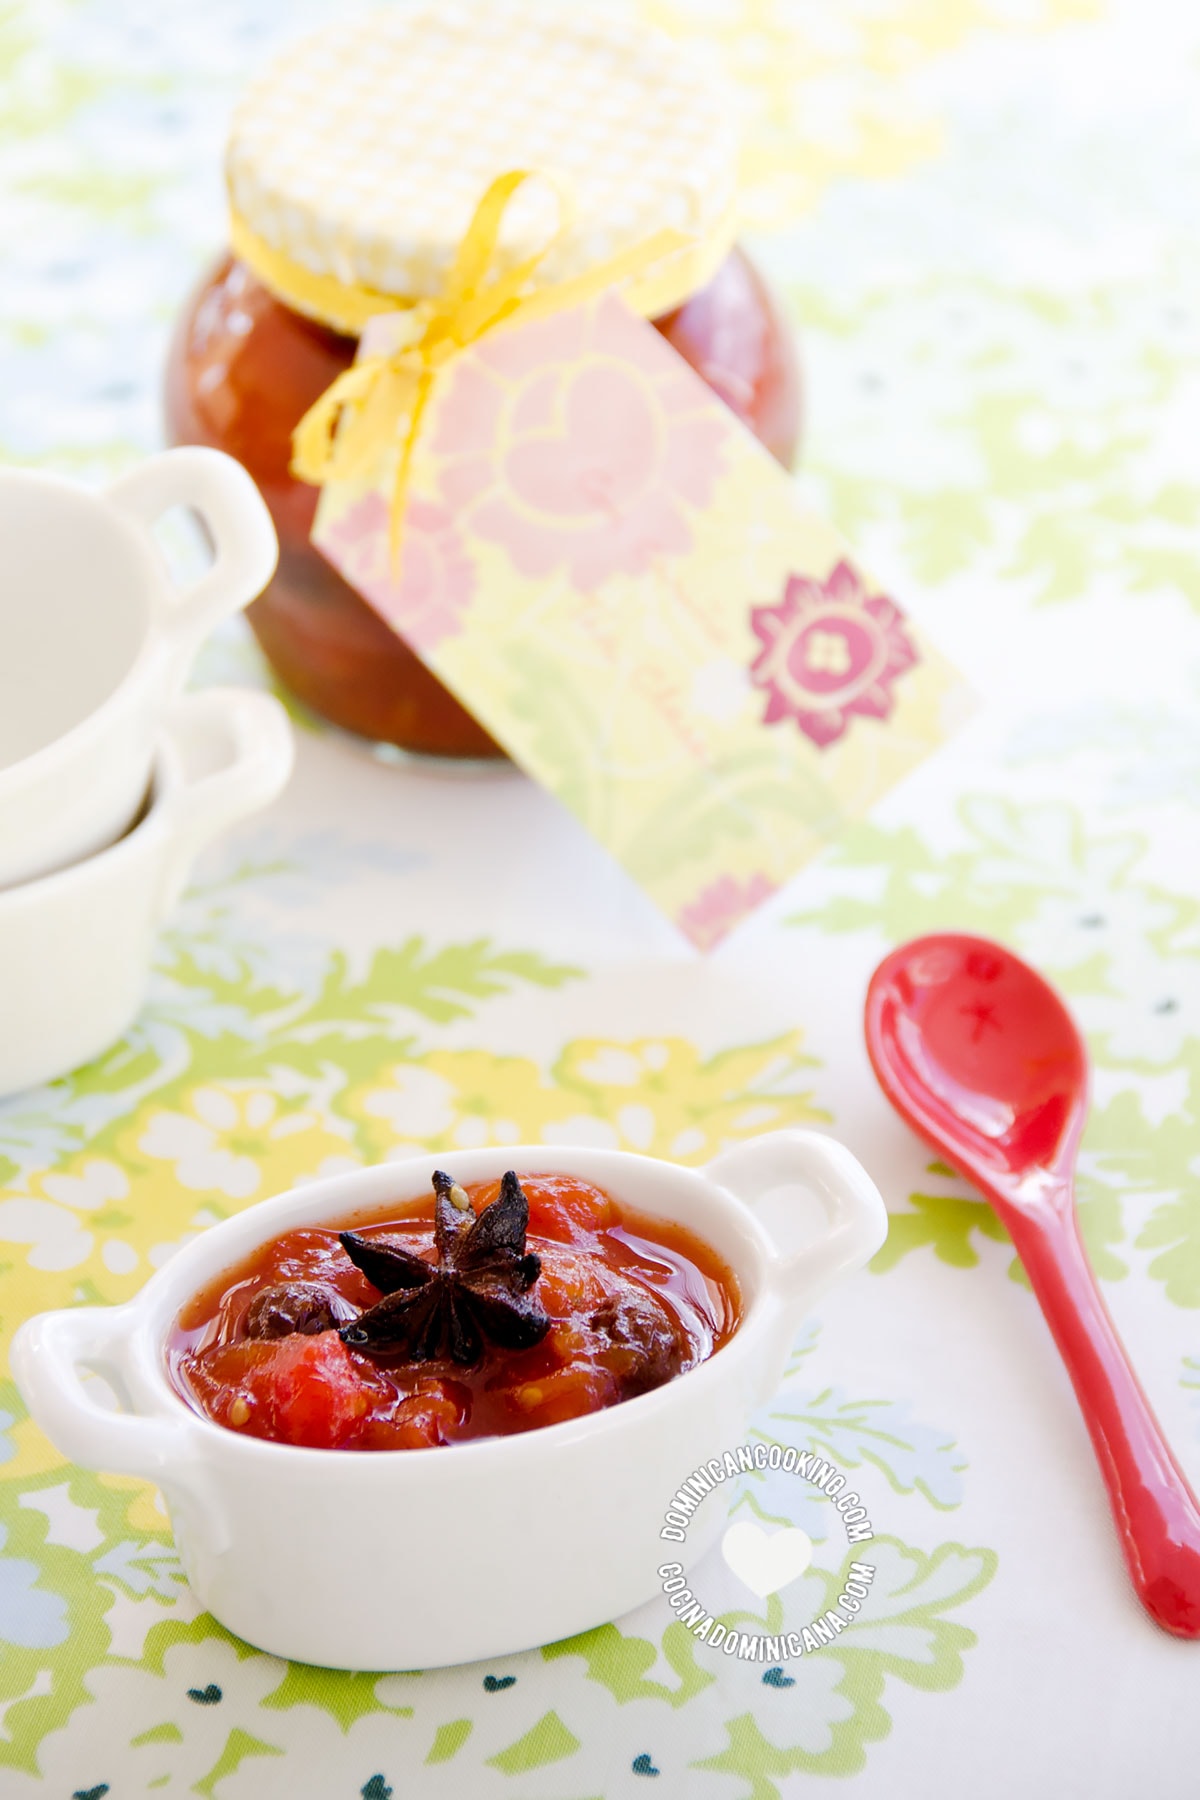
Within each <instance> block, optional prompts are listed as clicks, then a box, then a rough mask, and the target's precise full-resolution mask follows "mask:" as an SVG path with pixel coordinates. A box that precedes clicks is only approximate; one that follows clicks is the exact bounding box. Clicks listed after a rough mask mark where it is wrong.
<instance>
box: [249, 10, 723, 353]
mask: <svg viewBox="0 0 1200 1800" xmlns="http://www.w3.org/2000/svg"><path fill="white" fill-rule="evenodd" d="M736 160H737V135H736V130H735V127H734V122H733V109H732V106H731V104H730V98H729V95H728V91H727V90H726V89H725V88H724V87H723V84H722V83H721V82H720V81H719V80H714V79H712V78H710V76H709V75H708V74H707V73H706V72H705V71H703V70H701V69H700V68H699V67H698V66H697V64H696V63H695V62H694V61H693V60H692V59H691V58H690V57H689V55H688V54H687V52H686V50H685V48H684V47H683V46H681V45H679V44H677V43H675V42H674V41H673V40H671V39H669V38H667V37H666V36H665V35H664V34H662V33H660V32H658V31H656V30H654V29H653V28H651V27H649V26H647V25H645V24H641V23H638V22H636V21H635V22H630V21H628V20H626V19H620V18H614V17H610V16H609V15H607V14H605V13H599V12H596V11H594V10H590V9H588V8H587V7H577V6H576V5H575V4H574V3H572V5H571V6H570V7H569V8H566V7H561V8H560V7H550V6H548V5H547V4H546V0H507V3H502V4H497V0H418V4H416V5H414V6H411V7H405V8H403V9H399V8H398V9H396V10H395V11H389V12H386V13H384V12H380V13H369V14H366V15H363V16H362V17H360V18H358V19H357V20H353V21H350V22H348V23H343V24H338V25H336V26H331V27H325V28H323V29H322V30H320V31H318V32H315V33H312V34H310V35H309V36H307V37H305V38H302V39H301V40H299V42H297V43H295V44H294V45H292V46H291V47H290V48H289V49H287V50H285V51H284V52H283V54H282V55H281V56H279V57H278V58H277V59H276V60H275V61H274V62H273V63H272V64H270V65H269V66H268V67H267V69H266V70H265V71H264V73H263V74H262V75H261V76H260V77H259V79H258V80H257V81H256V82H254V83H253V85H252V86H251V87H250V88H249V89H248V91H247V92H246V94H245V96H244V98H243V100H242V102H241V104H240V106H239V107H238V109H237V112H236V114H235V116H234V121H233V126H232V130H231V133H230V138H229V144H228V149H227V153H226V177H227V183H228V191H229V200H230V211H231V216H232V222H233V228H234V233H233V234H234V240H235V249H236V250H237V251H238V253H239V254H240V255H242V256H243V258H244V259H245V260H247V261H248V262H249V263H250V264H251V267H252V268H254V270H255V273H256V274H258V275H259V277H260V279H264V280H265V281H266V283H267V285H268V286H269V287H271V288H272V289H273V290H274V291H275V292H276V293H277V294H278V297H279V298H281V299H282V300H284V301H285V303H287V304H291V305H293V306H295V307H296V308H297V309H298V310H300V311H302V312H306V313H308V314H310V315H311V316H313V317H317V318H319V319H321V321H322V322H323V323H325V324H328V325H332V326H334V327H336V328H338V329H341V330H350V331H355V332H356V331H358V330H359V329H360V328H361V323H362V320H361V317H357V316H355V317H352V316H350V314H351V313H354V312H355V311H356V309H357V312H359V313H361V310H362V301H361V296H362V295H363V294H364V293H365V294H378V295H379V296H381V297H383V298H384V299H385V300H388V299H390V301H391V303H393V304H402V303H404V302H408V301H413V300H420V299H424V298H431V297H434V296H435V295H437V294H438V293H439V292H440V291H441V289H442V287H443V285H444V283H445V279H446V275H447V272H448V270H449V268H450V266H451V264H452V262H453V259H454V255H455V252H456V250H457V248H458V245H459V243H460V242H461V239H462V237H463V234H464V232H465V231H466V229H467V227H468V225H469V223H470V220H471V216H472V213H473V211H474V208H475V206H476V205H477V204H478V201H479V199H480V197H481V195H482V194H483V192H484V191H485V190H486V188H487V187H488V185H489V183H490V182H491V181H492V179H494V177H495V176H496V175H498V174H500V173H502V172H503V171H505V170H506V169H510V168H514V167H521V168H531V169H534V170H536V171H537V172H539V173H542V174H545V175H547V176H548V177H550V178H551V181H550V182H531V183H527V184H526V186H525V188H524V189H523V191H522V192H521V194H519V195H518V196H517V197H516V199H515V200H514V202H513V204H512V205H511V206H510V208H509V209H508V212H507V214H506V217H505V219H504V224H503V230H502V233H501V238H500V243H499V246H498V251H497V257H496V271H497V273H503V272H504V270H505V268H506V267H511V266H513V265H514V264H516V263H517V262H519V261H521V260H522V259H523V258H524V257H525V256H527V255H528V254H529V253H530V250H531V249H532V248H540V247H541V246H542V245H545V244H547V243H549V242H550V241H551V240H553V242H552V245H551V248H550V250H549V251H548V253H547V255H546V256H545V259H544V261H543V262H542V263H541V264H539V267H538V269H537V271H536V275H535V277H534V278H533V279H534V284H535V285H542V284H546V285H551V284H555V283H558V282H562V281H568V280H572V279H575V278H578V277H579V276H582V275H584V274H586V273H587V272H588V271H589V270H591V269H593V268H595V267H597V266H599V265H601V264H603V263H605V262H606V261H608V260H609V259H610V258H612V257H613V256H616V255H619V254H620V253H621V252H622V251H626V250H628V249H630V248H631V247H632V246H633V245H635V244H637V243H639V242H642V241H645V240H648V239H649V238H651V237H652V236H653V235H654V234H655V233H657V232H661V231H662V230H663V228H664V227H665V228H667V229H668V230H670V231H671V232H673V233H674V234H675V239H676V242H677V244H678V245H681V246H682V247H681V248H677V249H675V250H674V251H673V252H672V254H671V255H670V256H668V257H665V258H664V259H662V262H661V266H656V267H654V268H653V269H651V270H648V271H647V272H646V274H645V275H644V277H642V278H640V279H639V280H638V281H637V282H636V283H634V284H633V285H632V286H631V288H630V289H629V290H626V298H627V299H629V300H630V302H631V304H634V305H636V306H638V308H639V310H641V311H643V312H645V313H648V314H659V313H662V312H666V311H669V310H671V308H672V307H674V306H676V305H678V304H680V303H681V302H682V301H683V300H684V299H685V298H686V297H687V295H688V294H689V293H692V292H694V291H695V290H696V289H697V288H698V287H700V286H701V285H703V283H704V281H706V280H707V279H708V277H709V276H710V275H711V273H712V272H713V271H714V270H715V268H716V266H717V265H718V264H719V262H720V261H721V259H722V258H723V257H724V255H725V254H726V253H727V251H728V248H729V245H730V243H731V241H732V238H733V226H734V212H735V200H736ZM552 184H553V185H552ZM563 190H565V191H566V192H568V193H569V195H570V197H571V210H570V217H569V219H568V220H567V222H566V224H565V225H563V224H562V221H561V219H560V217H559V214H558V208H559V206H560V204H561V200H560V195H561V192H562V191H563ZM289 289H290V290H291V291H289ZM349 291H354V292H355V293H357V295H358V296H359V299H358V301H357V302H356V306H348V304H347V299H346V294H347V292H349Z"/></svg>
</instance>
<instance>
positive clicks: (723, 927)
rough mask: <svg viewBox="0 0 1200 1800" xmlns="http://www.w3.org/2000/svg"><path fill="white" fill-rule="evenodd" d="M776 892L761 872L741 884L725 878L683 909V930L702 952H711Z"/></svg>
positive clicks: (767, 876) (771, 882)
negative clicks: (741, 921) (715, 945)
mask: <svg viewBox="0 0 1200 1800" xmlns="http://www.w3.org/2000/svg"><path fill="white" fill-rule="evenodd" d="M774 892H775V883H774V882H773V881H772V880H771V878H770V876H769V875H764V874H763V873H762V870H761V869H756V870H755V872H754V874H753V875H748V876H746V877H745V878H744V879H743V880H741V881H739V880H738V878H737V876H736V875H722V876H720V877H719V878H718V879H717V880H716V881H712V882H710V883H709V885H708V886H707V887H706V888H703V889H702V890H701V892H700V893H699V894H697V896H696V898H695V899H694V900H690V901H689V902H688V904H687V905H686V906H685V907H682V908H681V909H680V912H679V916H678V920H677V923H678V925H679V929H680V930H681V931H682V932H683V933H684V935H685V936H686V937H689V938H691V940H692V942H693V944H695V945H696V947H697V948H698V949H700V950H711V949H712V947H713V945H714V944H717V943H719V942H720V940H721V939H722V938H723V937H724V936H725V934H726V932H729V931H732V930H733V928H734V926H735V925H736V924H738V922H739V921H740V920H742V919H744V918H745V917H746V915H747V913H751V912H753V911H754V908H755V907H756V906H761V905H762V903H763V901H764V900H769V899H770V897H771V895H772V894H773V893H774Z"/></svg>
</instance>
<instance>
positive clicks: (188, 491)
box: [107, 444, 279, 675]
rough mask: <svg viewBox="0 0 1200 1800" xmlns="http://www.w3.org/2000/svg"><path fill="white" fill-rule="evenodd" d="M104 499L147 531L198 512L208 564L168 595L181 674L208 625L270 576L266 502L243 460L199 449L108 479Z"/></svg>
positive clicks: (168, 454) (274, 556)
mask: <svg viewBox="0 0 1200 1800" xmlns="http://www.w3.org/2000/svg"><path fill="white" fill-rule="evenodd" d="M107 498H108V500H109V501H110V502H111V504H112V505H113V506H115V507H116V508H117V509H118V511H120V512H122V513H124V514H125V515H126V517H128V518H130V519H132V520H133V521H134V522H135V523H136V524H137V525H139V526H140V527H141V528H142V529H143V530H145V531H147V532H148V531H149V530H150V528H151V527H153V525H154V524H155V522H156V520H158V519H160V518H161V517H162V515H163V514H164V513H165V512H168V511H169V510H170V508H171V507H173V506H186V507H190V508H191V510H192V511H193V512H195V513H197V514H198V515H199V518H200V521H201V524H202V525H203V528H204V531H205V534H206V535H207V537H208V541H209V543H210V545H211V546H212V552H213V560H212V563H211V565H210V566H209V567H208V568H207V569H206V570H205V572H204V574H203V575H201V576H200V578H199V580H198V581H194V582H193V583H192V585H191V586H190V587H186V588H182V589H177V590H176V591H175V592H174V593H173V594H172V596H171V602H170V604H169V606H168V607H167V611H166V617H165V619H164V621H163V628H164V631H165V633H166V639H167V645H168V649H169V651H170V654H171V656H172V658H173V659H174V666H175V668H176V671H177V672H178V673H179V674H180V675H182V672H183V668H184V665H185V664H186V662H187V661H188V660H190V658H191V656H192V654H193V653H194V652H195V650H196V649H197V648H198V647H199V645H200V644H201V642H202V641H203V639H204V638H206V637H207V636H208V634H209V632H210V631H211V630H212V628H213V626H214V625H218V624H219V623H220V622H221V620H222V619H224V618H227V617H228V616H229V614H230V613H235V612H239V611H240V610H241V609H242V607H244V606H247V605H248V604H249V602H250V601H251V600H253V599H255V598H256V597H257V595H259V594H261V593H262V591H263V589H264V588H265V587H266V585H267V583H268V581H270V579H271V576H272V575H273V574H274V572H275V564H276V561H277V560H278V557H279V545H278V542H277V540H276V537H275V527H274V526H273V524H272V523H271V515H270V513H269V512H268V511H267V508H266V503H265V502H264V500H263V498H262V495H261V494H260V493H259V491H258V489H257V488H256V487H255V485H254V483H253V481H252V480H251V479H250V476H249V475H248V474H247V473H246V471H245V469H243V467H242V465H241V464H240V463H238V462H235V461H234V460H233V458H232V457H231V456H226V455H224V454H223V453H222V452H221V451H220V450H210V449H207V448H205V447H204V446H203V445H199V444H195V445H185V446H183V447H182V448H180V449H178V450H165V451H163V453H162V454H161V455H160V456H153V457H151V458H150V460H149V461H148V462H144V463H140V464H139V465H138V467H137V468H136V469H131V470H130V471H129V473H128V474H127V475H122V476H121V478H120V479H119V480H118V481H115V482H113V484H112V486H111V487H110V488H109V489H108V494H107Z"/></svg>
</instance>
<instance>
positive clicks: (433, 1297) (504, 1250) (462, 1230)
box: [340, 1169, 550, 1367]
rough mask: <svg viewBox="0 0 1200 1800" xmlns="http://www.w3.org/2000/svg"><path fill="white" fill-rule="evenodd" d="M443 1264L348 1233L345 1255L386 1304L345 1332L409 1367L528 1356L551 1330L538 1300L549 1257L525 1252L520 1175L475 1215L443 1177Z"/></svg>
mask: <svg viewBox="0 0 1200 1800" xmlns="http://www.w3.org/2000/svg"><path fill="white" fill-rule="evenodd" d="M433 1187H434V1193H435V1194H436V1196H437V1198H436V1201H435V1212H434V1243H435V1244H436V1246H437V1262H436V1263H430V1262H426V1261H425V1259H424V1258H423V1257H421V1256H417V1255H416V1254H415V1253H414V1252H413V1251H411V1250H407V1249H405V1248H404V1247H403V1246H402V1245H400V1244H397V1243H395V1242H392V1241H390V1240H388V1239H387V1238H368V1237H360V1236H359V1234H358V1233H357V1232H355V1231H343V1232H341V1233H340V1237H341V1243H342V1248H343V1249H344V1250H345V1252H346V1254H347V1256H348V1257H349V1258H350V1260H351V1262H352V1263H354V1264H355V1266H356V1267H357V1268H359V1269H361V1270H362V1272H363V1274H364V1275H365V1276H366V1278H367V1280H368V1281H369V1282H371V1283H372V1284H373V1286H375V1287H377V1288H378V1289H379V1291H380V1293H381V1294H382V1295H383V1299H382V1300H380V1301H378V1303H377V1304H376V1305H375V1306H372V1307H369V1308H368V1309H367V1310H366V1311H365V1312H362V1313H360V1314H359V1316H358V1317H357V1319H355V1320H354V1321H353V1323H352V1324H349V1325H343V1326H342V1328H341V1332H340V1336H341V1339H342V1342H343V1343H344V1344H348V1345H349V1346H350V1347H351V1348H352V1349H355V1350H365V1351H367V1352H379V1353H380V1354H386V1355H389V1356H402V1357H404V1358H405V1359H406V1360H407V1361H408V1362H437V1361H442V1360H447V1361H450V1362H455V1363H459V1364H461V1365H462V1366H463V1367H466V1366H468V1365H469V1364H471V1363H475V1362H478V1361H479V1359H480V1357H481V1356H482V1355H483V1352H484V1348H485V1346H487V1345H489V1344H494V1345H496V1346H497V1347H498V1348H499V1349H502V1350H528V1349H530V1348H532V1346H533V1345H534V1344H540V1343H541V1341H542V1339H543V1338H544V1337H545V1335H546V1333H547V1332H548V1331H549V1329H550V1320H549V1319H548V1318H547V1316H546V1314H545V1313H544V1312H542V1311H541V1309H540V1308H539V1307H537V1306H536V1305H535V1304H534V1302H533V1301H532V1300H531V1299H529V1297H528V1295H529V1289H530V1288H531V1287H532V1286H533V1284H534V1282H535V1281H536V1280H537V1278H538V1276H539V1275H540V1273H541V1268H542V1263H541V1258H540V1257H539V1256H536V1255H535V1254H534V1253H533V1252H532V1251H526V1249H525V1234H526V1232H527V1231H528V1229H529V1203H528V1201H527V1200H526V1198H525V1194H524V1191H523V1189H522V1187H521V1184H520V1182H519V1181H518V1180H517V1177H516V1175H515V1174H514V1172H513V1171H512V1170H511V1169H510V1170H509V1171H508V1173H507V1175H505V1177H504V1179H503V1181H502V1182H501V1183H500V1192H499V1194H498V1196H497V1197H496V1199H495V1200H493V1201H492V1203H491V1205H490V1206H485V1207H484V1209H483V1211H482V1212H481V1213H479V1214H477V1215H476V1214H472V1212H471V1209H470V1201H469V1200H468V1199H467V1196H466V1194H465V1193H464V1191H463V1189H462V1188H460V1187H459V1186H458V1183H457V1182H456V1181H455V1180H454V1179H453V1177H452V1176H450V1175H447V1174H445V1173H444V1171H443V1170H441V1169H438V1170H436V1171H435V1173H434V1177H433Z"/></svg>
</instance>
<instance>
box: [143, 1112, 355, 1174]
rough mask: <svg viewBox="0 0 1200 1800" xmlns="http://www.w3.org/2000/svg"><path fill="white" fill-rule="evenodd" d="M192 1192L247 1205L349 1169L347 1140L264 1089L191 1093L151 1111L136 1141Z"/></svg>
mask: <svg viewBox="0 0 1200 1800" xmlns="http://www.w3.org/2000/svg"><path fill="white" fill-rule="evenodd" d="M136 1147H137V1149H138V1151H139V1152H140V1153H141V1155H142V1156H143V1157H145V1158H147V1159H148V1160H149V1161H150V1162H151V1163H158V1162H164V1163H168V1164H170V1166H171V1168H172V1170H173V1171H174V1176H175V1179H176V1181H177V1182H178V1183H179V1184H180V1186H181V1187H185V1188H189V1189H191V1190H192V1192H194V1193H204V1194H217V1195H222V1196H224V1197H225V1198H227V1199H230V1200H238V1201H241V1200H251V1199H255V1198H261V1197H262V1196H263V1195H264V1194H267V1193H276V1192H278V1191H279V1190H280V1189H281V1188H284V1187H290V1186H291V1184H292V1183H293V1182H294V1181H298V1180H302V1179H304V1178H309V1179H315V1178H317V1177H319V1176H321V1175H336V1174H338V1173H339V1172H340V1171H341V1170H343V1169H347V1168H354V1167H355V1166H356V1165H357V1163H358V1162H359V1160H360V1159H359V1158H358V1157H357V1156H355V1155H353V1154H352V1153H350V1146H349V1145H348V1143H347V1141H346V1137H345V1136H344V1135H338V1134H335V1133H334V1132H332V1131H330V1130H329V1128H328V1125H327V1123H326V1122H325V1121H324V1120H323V1119H322V1118H320V1117H319V1116H318V1114H317V1113H315V1112H311V1111H307V1110H303V1109H292V1108H288V1107H285V1106H281V1104H280V1102H279V1099H278V1097H277V1096H276V1095H275V1094H273V1093H271V1092H270V1091H269V1090H268V1089H266V1088H250V1089H247V1090H241V1089H238V1088H234V1087H232V1086H226V1087H218V1086H216V1085H215V1084H213V1085H211V1086H205V1087H197V1088H193V1089H192V1091H191V1092H190V1093H189V1094H187V1095H186V1096H185V1097H184V1100H183V1102H182V1104H181V1105H180V1107H179V1108H178V1109H176V1110H170V1111H168V1110H163V1111H161V1112H160V1111H154V1112H151V1113H150V1114H149V1116H148V1118H147V1119H146V1122H145V1124H144V1126H143V1127H142V1129H141V1134H140V1136H138V1138H137V1141H136Z"/></svg>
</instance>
